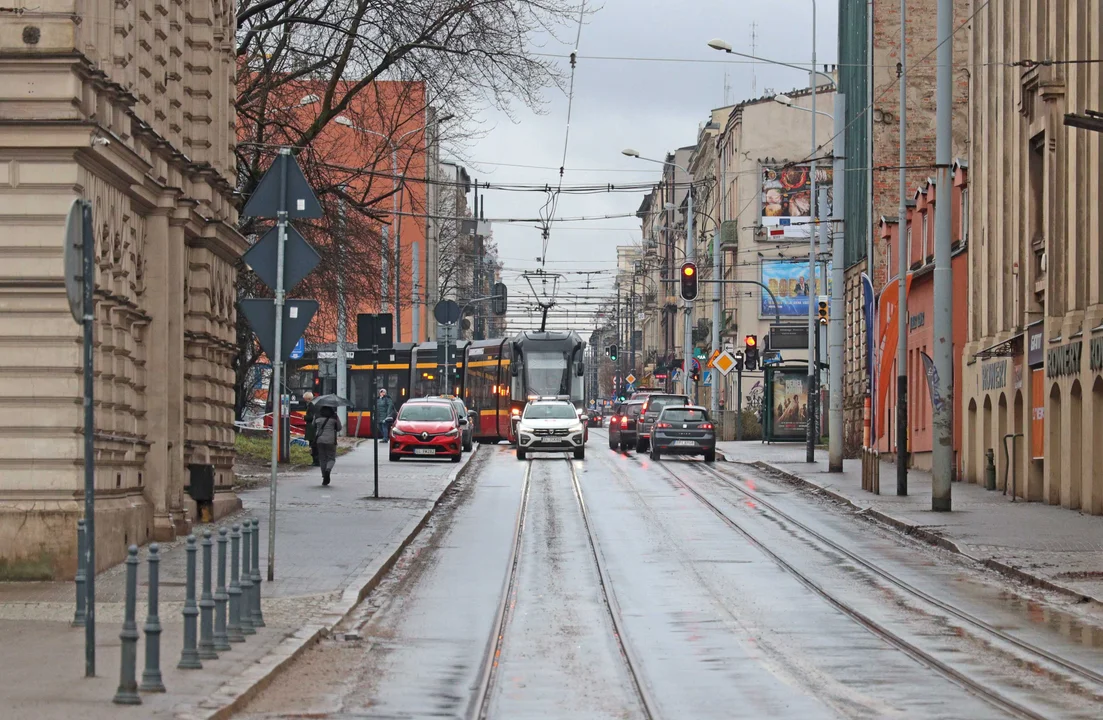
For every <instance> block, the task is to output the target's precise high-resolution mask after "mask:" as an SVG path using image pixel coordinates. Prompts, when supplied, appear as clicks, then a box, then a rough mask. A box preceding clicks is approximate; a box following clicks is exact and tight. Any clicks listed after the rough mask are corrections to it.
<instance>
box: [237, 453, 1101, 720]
mask: <svg viewBox="0 0 1103 720" xmlns="http://www.w3.org/2000/svg"><path fill="white" fill-rule="evenodd" d="M591 436H592V437H591V439H590V442H589V448H588V449H589V451H590V452H589V453H588V454H587V459H586V460H585V461H573V460H568V459H566V456H565V455H562V454H555V455H552V454H548V455H537V456H535V459H533V460H531V461H524V462H518V461H517V460H516V459H515V457H514V454H513V452H512V451H511V449H510V448H508V447H505V446H498V447H484V448H482V449H480V451H479V454H478V455H477V456H476V458H475V459H474V460H473V462H474V463H475V465H474V466H473V467H472V472H470V473H469V474H468V475H467V476H466V477H464V478H462V479H461V480H460V481H459V482H458V484H457V487H456V488H455V489H454V491H453V492H451V493H450V496H449V498H448V499H447V501H446V502H445V503H444V505H442V507H441V508H440V509H439V510H438V512H437V513H436V515H435V517H434V519H433V520H432V521H431V523H430V525H429V526H428V527H426V528H425V530H423V531H422V533H421V535H420V536H419V537H418V539H417V540H416V541H415V542H414V543H413V544H412V545H411V546H410V548H409V549H408V550H407V551H406V553H405V554H404V555H403V557H402V558H401V559H400V561H399V562H398V563H397V564H396V567H395V568H394V570H393V571H392V572H391V575H390V576H389V577H388V578H387V580H385V581H384V582H383V583H381V585H380V586H379V587H378V588H377V589H376V591H375V592H374V593H373V594H372V595H371V596H370V597H369V598H368V599H367V600H366V601H365V603H364V604H363V605H362V606H361V608H359V609H358V611H357V612H356V613H354V615H353V617H351V618H350V620H349V621H348V622H347V623H346V624H345V626H343V627H342V628H340V629H341V630H343V631H345V632H346V633H347V634H346V635H345V636H344V637H343V638H341V637H338V638H335V639H331V640H326V641H324V642H322V643H321V644H319V645H318V646H317V647H315V648H312V649H311V650H310V651H308V652H307V653H305V654H304V655H303V656H302V657H301V658H300V659H299V660H297V661H296V662H295V663H293V664H292V666H291V667H290V668H289V669H288V670H287V671H285V673H284V674H282V675H281V676H280V677H279V678H277V679H276V680H275V681H274V682H273V683H272V684H271V686H270V687H269V688H268V689H267V690H265V691H264V692H263V693H261V694H260V695H259V696H258V697H257V698H256V699H255V700H254V701H253V702H252V703H251V704H250V705H249V706H248V707H247V708H246V709H245V711H244V712H243V713H242V714H241V715H240V717H250V718H262V717H284V718H294V717H316V718H333V719H334V720H336V719H339V718H354V717H355V718H419V717H454V718H473V717H489V718H508V719H511V720H512V719H513V718H537V717H541V718H543V717H551V718H648V717H652V718H659V717H661V718H671V719H675V718H767V717H769V718H830V717H845V718H881V717H907V718H1003V717H1034V718H1050V717H1053V718H1057V717H1061V718H1065V717H1068V718H1077V717H1085V718H1088V717H1092V718H1094V717H1098V716H1099V712H1098V708H1099V707H1101V704H1100V703H1103V657H1101V655H1103V654H1101V652H1100V647H1099V646H1100V645H1103V629H1100V626H1103V622H1101V619H1100V617H1099V616H1098V614H1097V613H1096V612H1095V611H1093V610H1089V609H1084V608H1063V607H1061V606H1060V605H1059V604H1056V603H1047V602H1044V601H1039V600H1038V599H1035V598H1027V597H1023V595H1022V594H1020V593H1018V592H1016V591H1015V589H1014V588H1012V587H1011V586H1009V585H1008V584H1007V583H1005V582H1001V581H1000V580H997V579H995V578H994V577H993V576H991V574H988V573H982V572H979V571H977V570H975V569H972V568H968V567H965V566H964V565H963V564H962V562H961V561H960V559H958V558H951V557H948V556H946V555H945V554H944V553H941V552H939V551H936V550H933V549H930V548H925V547H921V546H919V545H918V544H917V543H914V542H912V541H910V540H907V539H904V538H900V537H898V536H896V535H894V534H893V533H890V532H887V531H885V530H882V529H880V528H877V527H874V526H871V525H870V524H869V523H867V522H865V521H863V520H861V519H858V518H854V517H852V516H851V513H847V512H844V511H842V510H840V509H839V508H838V507H835V506H833V505H830V504H829V503H825V502H823V501H822V500H821V499H818V498H815V497H811V496H809V495H808V494H807V493H803V492H799V491H797V490H796V489H794V488H793V487H792V486H789V485H787V484H786V483H783V482H778V481H774V480H772V479H771V478H769V477H768V476H765V475H763V474H762V473H759V472H757V471H753V470H751V469H748V468H746V467H745V466H736V465H729V464H723V463H717V464H716V465H715V467H710V466H706V465H705V464H704V463H702V462H700V461H697V460H678V459H664V460H663V461H661V462H658V463H656V462H653V461H651V460H650V459H649V458H647V457H646V456H637V455H636V454H635V453H629V454H627V455H626V454H621V453H616V452H613V451H610V450H608V449H607V440H606V437H605V435H604V432H603V431H595V432H592V433H591Z"/></svg>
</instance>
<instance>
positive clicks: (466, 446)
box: [463, 440, 475, 452]
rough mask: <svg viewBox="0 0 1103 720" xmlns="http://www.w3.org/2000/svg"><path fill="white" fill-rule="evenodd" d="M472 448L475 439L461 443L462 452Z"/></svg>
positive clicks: (473, 447)
mask: <svg viewBox="0 0 1103 720" xmlns="http://www.w3.org/2000/svg"><path fill="white" fill-rule="evenodd" d="M474 449H475V441H474V440H468V441H467V442H465V443H464V444H463V451H464V452H471V451H472V450H474Z"/></svg>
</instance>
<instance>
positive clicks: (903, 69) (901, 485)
mask: <svg viewBox="0 0 1103 720" xmlns="http://www.w3.org/2000/svg"><path fill="white" fill-rule="evenodd" d="M907 9H908V0H900V66H899V67H900V78H899V83H900V215H899V217H898V218H897V220H896V250H897V252H896V255H897V258H898V259H899V262H898V265H897V286H898V291H899V294H898V295H897V298H898V300H897V305H896V327H897V344H896V494H897V495H907V494H908V284H907V276H908V262H909V260H910V258H909V257H908V256H909V255H910V254H911V253H910V252H909V251H910V248H909V247H908V232H907V226H908V180H907V172H906V171H905V170H904V168H905V167H906V166H907V164H908V163H907V159H908V152H907V137H908V102H907V82H908V75H907V67H908V53H907V47H908V46H907V42H906V40H907V22H906V15H907Z"/></svg>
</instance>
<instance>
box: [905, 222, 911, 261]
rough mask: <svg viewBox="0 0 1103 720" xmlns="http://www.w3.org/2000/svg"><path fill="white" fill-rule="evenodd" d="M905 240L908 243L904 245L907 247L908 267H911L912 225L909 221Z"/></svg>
mask: <svg viewBox="0 0 1103 720" xmlns="http://www.w3.org/2000/svg"><path fill="white" fill-rule="evenodd" d="M907 242H908V244H907V246H906V247H907V252H908V254H907V256H906V257H907V262H908V267H911V264H912V226H911V224H910V223H909V224H908V240H907Z"/></svg>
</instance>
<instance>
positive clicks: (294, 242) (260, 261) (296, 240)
mask: <svg viewBox="0 0 1103 720" xmlns="http://www.w3.org/2000/svg"><path fill="white" fill-rule="evenodd" d="M285 232H286V240H285V245H284V246H283V289H284V290H291V289H292V288H294V287H295V286H296V285H298V284H299V282H300V281H301V280H302V279H303V278H304V277H306V276H307V275H309V274H310V273H311V271H313V270H314V268H316V267H317V266H318V263H319V262H321V260H322V258H321V257H320V256H319V255H318V252H317V251H316V250H315V249H314V248H312V247H310V243H308V242H307V241H306V240H305V239H304V238H303V236H302V235H300V234H299V231H298V230H296V229H295V228H294V226H292V225H288V226H287V227H286V229H285ZM279 251H280V230H279V228H278V227H274V228H272V229H271V230H269V231H268V232H266V233H264V237H262V238H261V239H260V240H258V241H257V244H256V245H254V246H253V247H251V248H249V249H248V250H247V251H245V254H244V255H242V256H241V259H242V261H244V262H245V264H246V265H248V266H249V267H251V268H253V272H255V273H256V274H257V277H259V278H260V280H261V282H263V283H264V284H265V285H267V286H268V287H270V288H275V287H276V285H277V281H278V280H279V278H277V277H276V261H277V257H278V253H279Z"/></svg>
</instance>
